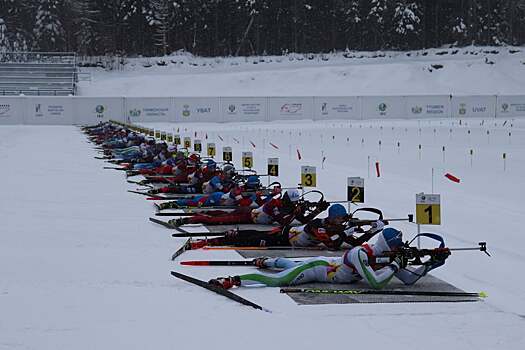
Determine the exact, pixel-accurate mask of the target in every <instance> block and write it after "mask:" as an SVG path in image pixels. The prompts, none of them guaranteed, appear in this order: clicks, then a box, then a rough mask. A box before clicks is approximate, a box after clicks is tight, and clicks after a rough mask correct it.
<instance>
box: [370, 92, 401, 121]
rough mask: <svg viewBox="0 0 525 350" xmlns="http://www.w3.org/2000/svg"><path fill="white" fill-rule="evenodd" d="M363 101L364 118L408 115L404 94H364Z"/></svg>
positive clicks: (388, 117) (387, 117)
mask: <svg viewBox="0 0 525 350" xmlns="http://www.w3.org/2000/svg"><path fill="white" fill-rule="evenodd" d="M361 101H362V102H361V106H362V116H363V119H390V118H406V117H407V116H406V113H405V100H404V99H403V97H402V96H363V97H361Z"/></svg>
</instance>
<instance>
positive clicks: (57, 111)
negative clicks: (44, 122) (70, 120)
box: [47, 105, 64, 116]
mask: <svg viewBox="0 0 525 350" xmlns="http://www.w3.org/2000/svg"><path fill="white" fill-rule="evenodd" d="M47 112H48V113H49V115H55V116H58V115H62V114H64V106H62V105H49V106H47Z"/></svg>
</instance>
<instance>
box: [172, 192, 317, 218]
mask: <svg viewBox="0 0 525 350" xmlns="http://www.w3.org/2000/svg"><path fill="white" fill-rule="evenodd" d="M299 199H300V194H299V191H297V190H288V191H286V192H285V194H284V195H283V198H282V199H280V198H272V199H271V200H269V201H268V202H266V203H265V204H264V205H262V206H261V207H259V208H255V209H252V208H250V207H240V208H239V209H236V210H234V211H232V212H229V213H227V212H224V211H220V210H216V211H213V213H209V214H207V215H206V214H197V215H194V216H192V217H190V218H182V219H174V220H170V221H169V222H170V223H171V224H172V225H175V226H181V225H185V224H203V225H229V224H262V225H269V224H272V223H274V222H276V223H278V224H280V225H283V226H284V225H288V224H289V223H290V222H291V221H293V220H294V219H296V220H298V221H299V222H301V223H307V222H309V221H310V220H312V219H313V218H314V217H315V216H317V215H318V214H320V213H321V211H322V210H325V209H326V208H327V206H326V207H323V208H324V209H323V208H321V209H322V210H321V209H319V208H317V209H316V210H313V211H312V212H310V213H309V214H308V215H305V213H304V212H303V208H302V207H301V206H299V205H298V201H299Z"/></svg>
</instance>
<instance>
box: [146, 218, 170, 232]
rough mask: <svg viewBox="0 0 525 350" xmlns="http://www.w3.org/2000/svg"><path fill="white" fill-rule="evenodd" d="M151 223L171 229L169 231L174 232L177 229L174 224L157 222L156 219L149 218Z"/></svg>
mask: <svg viewBox="0 0 525 350" xmlns="http://www.w3.org/2000/svg"><path fill="white" fill-rule="evenodd" d="M149 221H151V222H154V223H156V224H159V225H162V226H164V227H166V228H169V229H172V230H174V229H176V227H174V226H173V225H172V224H170V223H169V222H166V221H162V220H157V219H155V218H149Z"/></svg>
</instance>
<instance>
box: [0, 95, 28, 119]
mask: <svg viewBox="0 0 525 350" xmlns="http://www.w3.org/2000/svg"><path fill="white" fill-rule="evenodd" d="M24 101H25V98H24V97H0V125H7V124H11V125H12V124H24V112H25V111H24Z"/></svg>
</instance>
